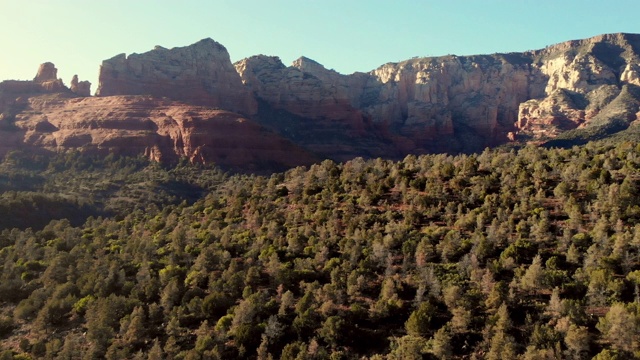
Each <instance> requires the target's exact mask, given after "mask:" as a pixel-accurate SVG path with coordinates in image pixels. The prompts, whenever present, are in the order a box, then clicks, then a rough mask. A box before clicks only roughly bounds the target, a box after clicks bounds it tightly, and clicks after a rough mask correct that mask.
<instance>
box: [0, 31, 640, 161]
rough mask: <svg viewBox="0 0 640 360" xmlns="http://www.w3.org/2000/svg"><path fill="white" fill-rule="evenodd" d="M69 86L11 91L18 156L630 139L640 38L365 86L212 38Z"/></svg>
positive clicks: (6, 128)
mask: <svg viewBox="0 0 640 360" xmlns="http://www.w3.org/2000/svg"><path fill="white" fill-rule="evenodd" d="M56 77H57V70H56V69H55V67H54V66H53V64H51V63H45V64H43V65H42V67H41V68H40V69H39V71H38V75H37V76H36V77H35V79H34V80H33V81H5V82H2V83H0V130H1V131H2V136H3V142H2V146H3V148H4V151H5V152H6V151H7V150H8V149H11V148H13V147H19V146H22V145H21V144H27V145H28V146H35V147H45V148H47V149H65V148H72V147H79V148H83V149H89V150H91V151H103V150H105V149H109V150H110V151H119V152H123V153H129V154H133V153H145V154H147V155H148V156H150V157H151V158H154V159H161V158H162V159H175V158H177V157H180V156H185V157H188V158H190V159H191V160H193V161H205V162H216V163H221V164H227V165H229V166H234V167H241V168H247V169H252V168H256V167H264V166H266V165H264V164H279V165H277V166H276V168H280V167H283V166H295V165H301V164H307V163H309V161H312V159H322V158H330V159H334V160H338V161H345V160H348V159H352V158H355V157H358V156H363V157H370V158H371V157H384V158H395V159H398V158H402V157H404V156H405V155H407V154H423V153H432V152H451V153H457V152H472V151H479V150H482V149H484V148H485V147H487V146H495V145H501V144H505V143H507V142H512V141H516V142H528V141H533V142H536V143H544V142H547V143H549V141H552V140H554V139H556V140H555V142H551V143H549V144H571V143H572V142H575V141H579V142H584V141H587V140H589V139H592V138H602V137H605V136H608V135H609V134H612V133H616V132H620V131H625V129H626V128H627V127H628V126H629V125H630V124H631V123H634V122H636V123H637V119H638V115H637V114H638V113H639V112H640V35H635V34H609V35H601V36H596V37H593V38H589V39H585V40H574V41H567V42H564V43H560V44H556V45H552V46H549V47H547V48H545V49H541V50H535V51H528V52H523V53H509V54H492V55H475V56H455V55H447V56H441V57H427V58H413V59H410V60H406V61H402V62H399V63H388V64H385V65H382V66H380V67H379V68H377V69H375V70H372V71H370V72H368V73H354V74H351V75H343V74H340V73H337V72H336V71H334V70H330V69H326V68H325V67H324V66H322V65H321V64H319V63H317V62H316V61H313V60H311V59H308V58H305V57H301V58H299V59H297V60H296V61H294V62H293V64H292V65H291V66H285V65H284V64H283V63H282V62H281V61H280V59H279V58H277V57H272V56H265V55H258V56H253V57H250V58H247V59H243V60H241V61H238V62H236V63H235V64H232V63H231V60H230V57H229V54H228V52H227V50H226V49H225V48H224V46H222V45H221V44H219V43H217V42H215V41H213V40H211V39H204V40H201V41H199V42H197V43H195V44H192V45H189V46H185V47H177V48H172V49H166V48H163V47H156V48H155V49H153V50H151V51H148V52H145V53H141V54H131V55H129V56H126V55H124V54H121V55H118V56H116V57H113V58H111V59H108V60H105V61H104V62H103V63H102V66H101V67H100V84H99V85H98V90H97V92H96V97H95V98H92V97H87V95H89V89H90V84H88V83H87V82H80V81H78V79H77V77H74V78H73V79H72V81H71V88H67V87H66V86H65V85H64V84H63V82H62V80H60V79H57V78H56ZM83 97H84V98H83ZM168 119H169V120H168ZM310 154H314V155H313V156H312V155H310ZM257 164H263V165H257Z"/></svg>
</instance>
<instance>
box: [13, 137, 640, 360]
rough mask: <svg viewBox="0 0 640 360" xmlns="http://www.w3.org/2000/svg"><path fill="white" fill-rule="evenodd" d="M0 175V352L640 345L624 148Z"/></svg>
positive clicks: (637, 230)
mask: <svg viewBox="0 0 640 360" xmlns="http://www.w3.org/2000/svg"><path fill="white" fill-rule="evenodd" d="M0 168H1V169H2V171H1V175H0V187H1V189H2V195H1V196H0V210H1V211H2V218H1V219H0V226H1V227H2V229H3V230H2V231H1V233H0V349H1V350H0V359H98V358H106V359H425V358H427V359H428V358H434V359H518V358H519V359H558V358H568V359H589V358H592V357H593V356H596V358H597V359H630V358H634V357H636V358H637V357H639V356H640V335H639V334H640V331H638V330H639V326H640V291H639V287H640V206H639V204H640V201H639V200H640V192H639V190H638V182H639V181H640V145H638V143H637V141H629V140H620V139H619V141H615V142H613V141H610V142H603V141H600V142H591V143H588V144H586V145H582V146H575V147H572V148H568V149H559V148H543V147H535V146H526V147H523V148H521V149H519V150H509V149H506V150H505V149H502V150H501V149H496V150H485V151H484V152H482V153H480V154H472V155H458V156H451V155H421V156H413V155H409V156H407V157H406V158H405V159H404V160H402V161H399V162H392V161H388V160H382V159H373V160H363V159H361V158H357V159H354V160H351V161H348V162H345V163H335V162H333V161H330V160H325V161H323V162H321V163H318V164H315V165H312V166H310V167H308V168H305V167H299V168H294V169H291V170H289V171H287V172H285V173H276V174H273V175H271V176H256V175H232V174H226V173H224V172H223V171H221V170H220V169H217V168H214V167H205V166H197V165H189V164H187V163H180V164H178V165H176V166H173V167H166V166H161V165H159V164H157V163H152V162H149V161H148V160H146V159H143V158H129V157H115V156H110V157H107V158H99V157H91V156H86V155H82V154H80V153H77V152H67V153H61V154H58V155H55V156H53V157H50V158H49V157H43V156H40V155H34V154H30V153H28V152H11V153H9V154H8V155H7V156H6V157H5V158H4V160H3V161H2V164H0ZM87 216H88V218H87ZM52 219H53V220H52Z"/></svg>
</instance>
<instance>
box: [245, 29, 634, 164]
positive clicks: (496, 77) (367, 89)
mask: <svg viewBox="0 0 640 360" xmlns="http://www.w3.org/2000/svg"><path fill="white" fill-rule="evenodd" d="M639 43H640V36H639V35H632V34H611V35H602V36H597V37H594V38H590V39H586V40H577V41H569V42H566V43H561V44H557V45H554V46H550V47H548V48H546V49H543V50H539V51H530V52H525V53H510V54H493V55H479V56H455V55H450V56H443V57H432V58H415V59H411V60H407V61H403V62H399V63H389V64H385V65H383V66H381V67H379V68H378V69H375V70H373V71H371V72H369V73H366V74H364V73H355V74H352V75H341V74H338V73H336V72H335V71H332V70H327V69H325V68H324V67H323V66H322V65H320V64H318V63H317V62H315V61H313V60H309V59H306V58H304V57H303V58H300V59H299V60H297V61H295V62H294V63H293V64H292V65H291V66H289V67H285V66H284V65H283V64H282V63H281V62H280V60H279V59H278V58H275V57H267V56H254V57H251V58H248V59H244V60H242V61H239V62H237V63H236V64H235V66H236V69H237V70H238V72H239V73H240V76H241V77H242V80H243V82H244V84H245V85H246V86H248V87H249V89H250V90H251V91H252V92H253V93H254V94H255V96H256V97H257V98H258V99H259V100H260V101H263V102H264V103H265V104H267V105H269V106H271V107H272V108H275V109H278V110H280V111H284V112H287V113H290V114H293V115H296V116H299V117H302V118H304V119H310V120H312V121H311V124H312V125H311V126H315V127H320V125H318V123H322V122H325V123H326V122H327V120H338V119H340V120H341V122H342V124H343V125H345V124H346V125H348V126H347V127H348V128H349V129H365V130H366V132H367V133H368V136H369V137H371V136H372V133H374V135H373V137H377V138H379V139H382V141H378V142H377V144H376V142H375V141H374V142H373V143H371V145H372V146H373V147H376V146H380V143H389V142H391V143H393V146H392V147H393V149H394V150H395V153H400V154H402V153H411V152H413V153H416V152H418V153H419V152H425V151H465V150H467V151H468V150H479V149H481V148H483V147H484V146H489V145H497V144H501V143H504V142H506V141H509V139H514V138H515V137H516V135H518V136H519V137H522V136H524V138H535V139H544V138H552V137H554V136H557V135H558V134H559V133H562V132H563V131H566V130H570V129H574V128H577V127H581V126H587V125H588V124H589V122H590V119H592V118H594V117H595V116H596V115H597V114H599V113H600V111H601V109H602V108H603V106H604V105H606V104H607V103H608V102H609V101H611V100H612V99H613V98H615V96H614V95H612V94H613V93H616V92H618V93H619V91H620V89H621V88H622V87H623V86H625V84H629V85H630V86H637V85H638V84H640V76H639V73H640V65H639V61H638V58H639V57H638V55H639V54H640V53H639V52H638V50H639V49H640V46H639V45H638V44H639ZM612 87H613V88H612ZM616 89H617V90H616ZM611 96H613V98H612V97H611ZM630 111H631V110H630ZM636 112H637V111H636ZM634 114H635V112H634ZM271 123H276V124H277V120H274V121H271ZM351 132H352V133H354V134H356V136H354V139H356V140H357V139H358V137H357V134H358V132H357V131H353V130H352V131H351ZM461 139H463V140H461ZM306 140H307V139H305V141H306ZM322 141H324V142H326V141H327V139H323V140H322ZM311 146H312V147H314V144H311ZM314 148H315V149H316V150H317V149H318V148H319V146H315V147H314ZM370 150H371V149H370ZM321 152H322V151H321ZM392 152H393V151H392ZM324 154H326V155H327V156H330V157H331V156H334V157H335V154H332V153H324Z"/></svg>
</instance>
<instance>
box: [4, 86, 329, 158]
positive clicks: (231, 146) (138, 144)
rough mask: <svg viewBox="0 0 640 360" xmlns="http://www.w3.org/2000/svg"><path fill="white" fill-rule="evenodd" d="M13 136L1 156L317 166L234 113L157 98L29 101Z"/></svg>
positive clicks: (52, 97) (8, 134) (9, 132)
mask: <svg viewBox="0 0 640 360" xmlns="http://www.w3.org/2000/svg"><path fill="white" fill-rule="evenodd" d="M13 125H14V127H13V128H10V129H0V137H1V138H3V139H4V141H3V142H2V144H1V145H0V154H2V155H3V154H4V153H6V152H7V151H8V150H11V149H12V148H16V147H19V146H23V147H24V146H28V147H34V148H42V149H46V150H52V151H60V150H65V149H72V148H78V149H82V151H85V152H91V153H104V154H106V153H109V152H113V153H118V154H126V155H134V156H135V155H139V154H145V155H147V156H148V157H150V158H151V159H153V160H157V161H170V162H172V161H175V160H177V159H178V158H180V157H186V158H188V159H190V160H191V161H193V162H201V163H210V162H213V163H216V164H219V165H222V166H225V167H227V168H239V169H244V170H265V169H286V168H289V167H293V166H297V165H301V164H310V163H312V162H313V161H315V160H317V159H316V158H314V157H312V156H311V155H310V154H309V153H308V152H306V151H305V150H303V149H301V148H299V147H297V146H295V145H293V144H291V142H289V141H288V140H285V139H283V138H281V137H279V136H277V135H275V134H272V133H270V132H267V131H264V129H263V128H262V127H261V126H259V125H258V124H256V123H255V122H253V121H252V120H249V119H247V118H244V117H242V116H240V115H238V114H236V113H232V112H229V111H224V110H216V109H212V108H207V107H201V106H195V105H186V104H183V103H180V102H176V101H171V100H167V99H165V100H163V99H158V98H155V97H152V96H141V95H139V96H134V95H129V96H109V97H89V98H68V97H64V96H59V95H39V96H32V97H30V98H29V99H28V101H27V104H25V107H24V109H23V110H22V111H21V112H20V113H19V114H17V115H16V116H15V119H14V121H13Z"/></svg>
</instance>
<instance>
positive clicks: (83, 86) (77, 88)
mask: <svg viewBox="0 0 640 360" xmlns="http://www.w3.org/2000/svg"><path fill="white" fill-rule="evenodd" d="M71 92H72V93H74V94H76V95H78V96H91V83H90V82H88V81H78V75H73V78H72V79H71Z"/></svg>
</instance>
